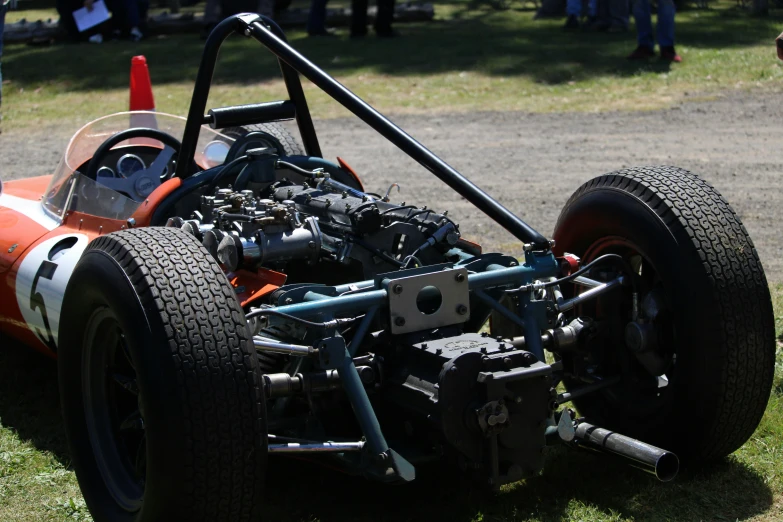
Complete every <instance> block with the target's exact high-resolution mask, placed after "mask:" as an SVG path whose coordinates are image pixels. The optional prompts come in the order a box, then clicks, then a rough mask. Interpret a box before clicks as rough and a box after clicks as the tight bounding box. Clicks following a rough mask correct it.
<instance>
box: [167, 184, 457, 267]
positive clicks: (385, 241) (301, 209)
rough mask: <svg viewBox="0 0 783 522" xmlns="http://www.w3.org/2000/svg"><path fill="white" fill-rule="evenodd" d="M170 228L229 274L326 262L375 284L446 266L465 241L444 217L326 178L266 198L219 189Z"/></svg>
mask: <svg viewBox="0 0 783 522" xmlns="http://www.w3.org/2000/svg"><path fill="white" fill-rule="evenodd" d="M167 226H176V227H179V228H182V229H184V230H186V231H188V232H190V233H191V234H193V235H194V236H196V237H197V238H198V239H199V240H200V241H201V242H202V243H203V244H204V246H205V247H206V248H207V250H208V251H209V252H210V253H211V254H212V255H213V256H214V257H215V258H216V259H217V260H218V261H219V263H220V264H221V266H223V268H224V269H225V270H226V271H228V272H235V271H237V270H249V271H256V270H258V269H260V268H262V267H265V268H274V269H278V270H282V271H286V269H287V268H288V265H290V264H291V263H292V262H307V263H309V264H314V263H318V262H326V263H337V264H342V265H351V264H353V265H355V268H357V269H360V270H361V271H362V277H363V278H370V277H373V276H374V275H376V274H378V273H382V272H388V271H392V270H397V269H399V268H402V267H411V268H412V267H415V266H424V265H430V264H434V263H438V262H443V261H447V260H448V259H449V256H448V255H447V254H448V252H449V250H451V249H452V248H453V247H454V246H455V245H457V243H458V242H459V240H460V234H459V229H458V226H457V225H456V224H455V223H454V222H453V221H451V219H449V218H448V217H447V216H446V215H443V214H439V213H436V212H434V211H432V210H430V209H427V208H426V207H422V208H417V207H414V206H409V205H396V204H393V203H390V202H388V201H387V200H386V198H381V197H378V196H372V195H369V194H365V193H362V192H359V191H357V190H356V189H353V188H351V187H349V186H347V185H345V184H343V183H340V182H338V181H335V180H334V179H332V178H331V176H330V175H329V174H328V173H324V172H323V171H315V172H314V173H313V176H312V178H311V179H310V180H305V181H304V182H303V183H301V184H295V183H293V182H291V181H289V180H283V181H280V182H276V183H273V184H271V185H270V186H268V187H266V188H265V189H264V190H261V191H253V190H248V189H246V190H241V191H236V190H232V189H230V188H219V189H216V190H215V191H214V193H213V194H210V195H204V196H201V202H200V209H199V210H198V211H197V212H194V213H193V215H192V216H191V219H187V220H185V219H183V218H180V217H174V218H170V219H169V221H168V223H167ZM451 257H454V258H455V259H456V258H458V257H459V254H458V253H455V254H454V255H453V256H451ZM353 273H354V274H356V272H355V271H354V272H353ZM354 277H355V275H354ZM289 282H291V281H290V280H289ZM310 282H312V281H310Z"/></svg>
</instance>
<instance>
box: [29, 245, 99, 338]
mask: <svg viewBox="0 0 783 522" xmlns="http://www.w3.org/2000/svg"><path fill="white" fill-rule="evenodd" d="M89 241H90V240H89V238H88V237H87V236H85V235H83V234H68V235H61V236H56V237H53V238H50V239H47V240H46V241H42V242H41V243H39V244H38V245H36V246H35V247H33V248H32V249H31V250H30V251H29V252H28V253H27V254H26V255H25V257H24V259H23V260H22V263H21V264H20V265H19V272H17V275H16V301H17V303H18V305H19V310H20V311H21V312H22V317H23V318H24V320H25V322H26V323H27V326H28V327H29V328H30V330H31V331H32V332H33V333H34V334H35V335H36V337H38V339H40V340H41V342H42V343H43V344H44V346H46V347H47V348H48V349H49V350H51V351H53V352H56V351H57V339H58V335H59V330H60V311H61V309H62V304H63V295H64V294H65V287H66V286H68V279H70V277H71V274H72V273H73V269H74V268H75V267H76V263H77V262H78V261H79V258H80V257H81V256H82V252H84V249H85V248H87V243H89Z"/></svg>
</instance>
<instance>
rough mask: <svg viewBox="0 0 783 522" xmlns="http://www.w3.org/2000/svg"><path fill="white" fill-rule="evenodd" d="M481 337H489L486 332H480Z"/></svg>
mask: <svg viewBox="0 0 783 522" xmlns="http://www.w3.org/2000/svg"><path fill="white" fill-rule="evenodd" d="M481 337H489V334H488V333H487V332H481Z"/></svg>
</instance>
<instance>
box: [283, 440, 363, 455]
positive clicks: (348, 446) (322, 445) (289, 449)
mask: <svg viewBox="0 0 783 522" xmlns="http://www.w3.org/2000/svg"><path fill="white" fill-rule="evenodd" d="M362 448H364V442H363V441H359V442H313V443H310V444H300V443H298V442H290V443H288V444H270V445H269V453H345V452H348V451H362Z"/></svg>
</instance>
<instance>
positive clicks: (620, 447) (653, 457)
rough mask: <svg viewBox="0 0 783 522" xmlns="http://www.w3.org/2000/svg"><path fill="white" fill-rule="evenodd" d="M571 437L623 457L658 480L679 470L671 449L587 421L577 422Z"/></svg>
mask: <svg viewBox="0 0 783 522" xmlns="http://www.w3.org/2000/svg"><path fill="white" fill-rule="evenodd" d="M574 439H575V440H576V441H577V442H578V443H579V445H580V446H584V447H587V448H590V449H594V450H597V451H605V452H607V453H613V454H615V455H620V456H621V457H625V458H627V459H629V460H631V461H632V463H633V464H632V466H634V467H636V468H639V469H641V470H642V471H646V472H647V473H652V474H653V475H655V476H656V477H657V478H658V480H660V481H661V482H668V481H670V480H671V479H673V478H674V477H675V476H677V472H678V471H679V470H680V459H678V458H677V455H675V454H674V453H672V452H670V451H666V450H663V449H661V448H656V447H655V446H651V445H650V444H647V443H645V442H642V441H640V440H636V439H632V438H631V437H626V436H625V435H620V434H619V433H615V432H613V431H609V430H607V429H604V428H599V427H598V426H593V425H592V424H588V423H586V422H580V423H579V425H577V427H576V432H575V434H574Z"/></svg>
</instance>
